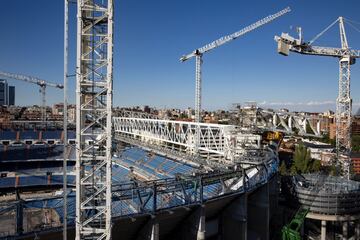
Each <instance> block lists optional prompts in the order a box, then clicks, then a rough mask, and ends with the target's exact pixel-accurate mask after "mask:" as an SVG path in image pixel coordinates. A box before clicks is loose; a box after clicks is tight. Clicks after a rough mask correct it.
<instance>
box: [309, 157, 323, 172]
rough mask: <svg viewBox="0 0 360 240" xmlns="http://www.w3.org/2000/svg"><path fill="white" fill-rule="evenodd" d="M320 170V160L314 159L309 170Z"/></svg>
mask: <svg viewBox="0 0 360 240" xmlns="http://www.w3.org/2000/svg"><path fill="white" fill-rule="evenodd" d="M320 170H321V161H319V160H314V161H313V163H312V166H311V172H319V171H320Z"/></svg>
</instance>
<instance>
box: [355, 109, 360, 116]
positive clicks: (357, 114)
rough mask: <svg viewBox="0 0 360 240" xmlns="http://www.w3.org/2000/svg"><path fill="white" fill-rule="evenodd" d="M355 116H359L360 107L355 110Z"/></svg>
mask: <svg viewBox="0 0 360 240" xmlns="http://www.w3.org/2000/svg"><path fill="white" fill-rule="evenodd" d="M356 116H360V108H359V109H358V110H357V112H356Z"/></svg>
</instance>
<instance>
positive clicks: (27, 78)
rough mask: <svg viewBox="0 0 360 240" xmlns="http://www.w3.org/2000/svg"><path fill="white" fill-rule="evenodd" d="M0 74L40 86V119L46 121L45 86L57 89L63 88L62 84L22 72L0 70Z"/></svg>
mask: <svg viewBox="0 0 360 240" xmlns="http://www.w3.org/2000/svg"><path fill="white" fill-rule="evenodd" d="M0 76H2V77H6V78H11V79H15V80H21V81H25V82H29V83H33V84H36V85H38V86H39V87H40V93H41V95H42V108H41V120H42V121H43V122H45V121H46V98H45V96H46V87H47V86H49V87H54V88H59V89H63V88H64V86H63V85H61V84H56V83H50V82H46V81H45V80H42V79H39V78H37V77H32V76H26V75H22V74H16V73H9V72H3V71H0Z"/></svg>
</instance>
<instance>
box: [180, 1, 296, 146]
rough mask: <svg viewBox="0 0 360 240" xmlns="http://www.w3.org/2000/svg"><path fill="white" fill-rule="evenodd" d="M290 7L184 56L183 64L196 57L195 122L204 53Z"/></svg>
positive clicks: (281, 13)
mask: <svg viewBox="0 0 360 240" xmlns="http://www.w3.org/2000/svg"><path fill="white" fill-rule="evenodd" d="M290 11H291V10H290V7H287V8H285V9H283V10H281V11H279V12H277V13H275V14H273V15H269V16H267V17H265V18H263V19H261V20H259V21H257V22H255V23H253V24H251V25H249V26H247V27H245V28H243V29H241V30H239V31H237V32H235V33H233V34H230V35H227V36H224V37H221V38H219V39H217V40H215V41H213V42H211V43H209V44H207V45H205V46H203V47H201V48H197V49H195V50H194V51H193V52H191V53H189V54H187V55H184V56H182V57H181V58H180V61H181V62H185V61H186V60H189V59H190V58H193V57H195V69H196V70H195V122H200V120H201V119H200V111H201V82H202V77H201V65H202V56H203V54H204V53H206V52H209V51H211V50H213V49H215V48H217V47H220V46H222V45H224V44H225V43H228V42H230V41H232V40H235V39H237V38H239V37H241V36H242V35H245V34H246V33H248V32H251V31H253V30H255V29H257V28H258V27H261V26H263V25H265V24H267V23H269V22H271V21H273V20H275V19H276V18H278V17H280V16H282V15H284V14H286V13H288V12H290ZM196 135H197V136H196V145H195V146H196V148H198V146H199V144H200V143H199V141H200V133H199V130H198V133H197V134H196Z"/></svg>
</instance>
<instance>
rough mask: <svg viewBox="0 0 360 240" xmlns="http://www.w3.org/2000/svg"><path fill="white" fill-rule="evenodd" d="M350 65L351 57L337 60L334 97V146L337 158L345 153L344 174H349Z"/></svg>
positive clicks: (342, 162)
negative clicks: (335, 92)
mask: <svg viewBox="0 0 360 240" xmlns="http://www.w3.org/2000/svg"><path fill="white" fill-rule="evenodd" d="M350 65H351V58H350V57H344V58H342V59H340V61H339V93H338V97H337V99H336V148H337V151H336V152H337V158H338V159H340V154H345V156H346V157H345V160H344V161H341V162H339V163H340V164H342V165H343V167H342V169H343V171H344V173H345V175H347V176H348V175H349V164H350V152H351V105H352V100H351V97H350Z"/></svg>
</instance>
